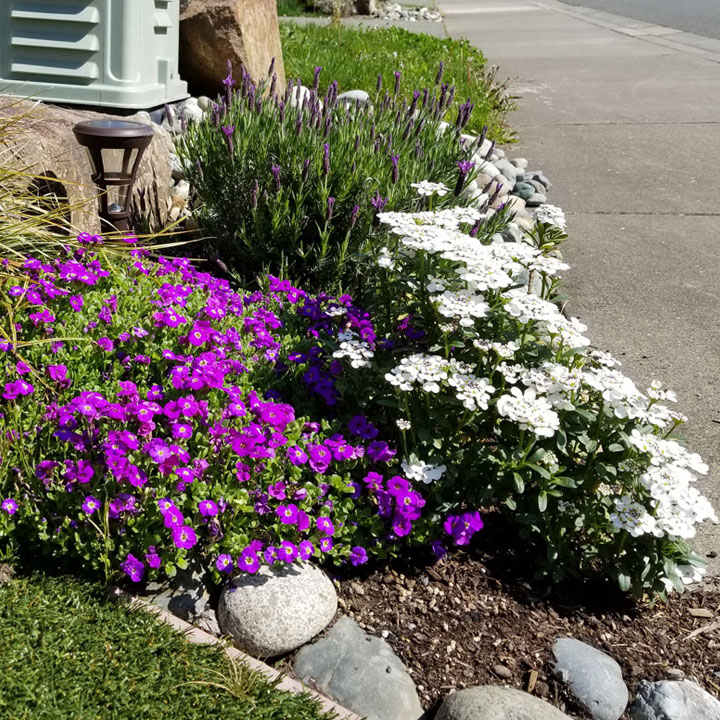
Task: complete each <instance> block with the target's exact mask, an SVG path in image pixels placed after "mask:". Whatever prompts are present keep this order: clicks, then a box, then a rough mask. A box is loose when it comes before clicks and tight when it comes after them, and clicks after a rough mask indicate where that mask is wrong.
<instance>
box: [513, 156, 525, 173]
mask: <svg viewBox="0 0 720 720" xmlns="http://www.w3.org/2000/svg"><path fill="white" fill-rule="evenodd" d="M510 162H511V163H512V164H513V165H514V166H515V167H516V168H517V169H518V171H520V170H525V168H526V167H527V166H528V161H527V160H526V159H525V158H521V157H519V158H513V159H512V160H511V161H510Z"/></svg>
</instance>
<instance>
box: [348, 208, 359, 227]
mask: <svg viewBox="0 0 720 720" xmlns="http://www.w3.org/2000/svg"><path fill="white" fill-rule="evenodd" d="M359 212H360V206H359V205H353V209H352V211H351V213H350V229H352V228H354V227H355V223H356V222H357V219H358V214H359Z"/></svg>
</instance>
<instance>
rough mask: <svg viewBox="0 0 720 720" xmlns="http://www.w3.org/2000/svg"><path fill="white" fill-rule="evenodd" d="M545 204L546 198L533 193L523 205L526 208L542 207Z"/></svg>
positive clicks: (540, 194)
mask: <svg viewBox="0 0 720 720" xmlns="http://www.w3.org/2000/svg"><path fill="white" fill-rule="evenodd" d="M546 202H547V198H546V197H545V196H544V195H543V194H542V193H538V192H536V193H533V194H532V195H531V196H530V197H529V198H528V199H527V200H526V201H525V204H526V205H527V206H528V207H537V206H538V205H544V204H545V203H546Z"/></svg>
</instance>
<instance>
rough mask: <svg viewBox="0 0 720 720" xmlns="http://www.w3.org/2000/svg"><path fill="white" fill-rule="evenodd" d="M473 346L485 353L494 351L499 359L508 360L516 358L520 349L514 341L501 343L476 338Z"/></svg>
mask: <svg viewBox="0 0 720 720" xmlns="http://www.w3.org/2000/svg"><path fill="white" fill-rule="evenodd" d="M473 345H474V346H475V347H476V348H477V349H478V350H484V351H485V352H487V351H489V350H492V351H493V352H495V353H496V354H497V356H498V357H501V358H505V359H507V360H509V359H510V358H512V357H514V356H515V353H516V352H517V351H518V350H519V349H520V346H519V345H518V344H517V343H514V342H513V341H512V340H511V341H510V342H509V343H499V342H490V341H488V340H480V339H477V338H476V339H475V340H473Z"/></svg>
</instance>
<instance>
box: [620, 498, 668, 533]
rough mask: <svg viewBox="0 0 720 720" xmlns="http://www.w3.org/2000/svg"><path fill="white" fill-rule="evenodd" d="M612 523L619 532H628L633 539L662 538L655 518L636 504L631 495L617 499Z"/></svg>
mask: <svg viewBox="0 0 720 720" xmlns="http://www.w3.org/2000/svg"><path fill="white" fill-rule="evenodd" d="M610 522H611V523H612V524H613V525H614V526H615V527H616V528H618V529H619V530H626V531H627V532H629V533H630V535H632V536H633V537H640V535H648V534H652V535H656V536H657V537H661V536H662V532H659V533H658V530H657V527H656V523H655V518H654V517H653V516H652V515H651V514H650V513H649V512H648V511H647V510H646V508H645V506H644V505H641V504H640V503H639V502H635V501H634V500H633V499H632V498H631V497H630V496H629V495H623V496H622V497H621V498H615V512H612V513H610Z"/></svg>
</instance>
